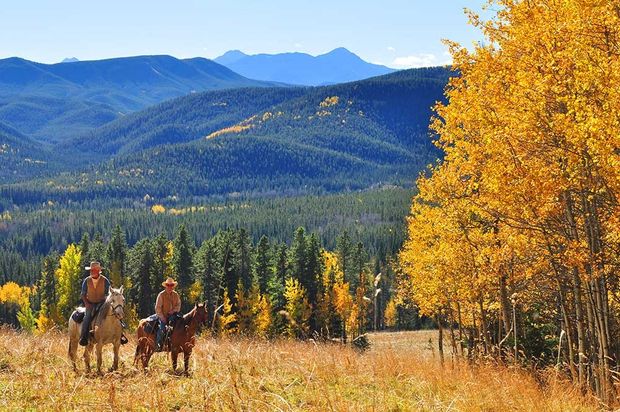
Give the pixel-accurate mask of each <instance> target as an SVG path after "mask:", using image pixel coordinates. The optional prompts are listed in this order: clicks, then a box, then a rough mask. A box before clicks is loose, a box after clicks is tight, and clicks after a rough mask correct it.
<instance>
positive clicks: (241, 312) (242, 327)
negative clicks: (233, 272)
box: [235, 281, 257, 336]
mask: <svg viewBox="0 0 620 412" xmlns="http://www.w3.org/2000/svg"><path fill="white" fill-rule="evenodd" d="M256 299H257V298H256V294H255V293H254V291H253V290H250V291H245V289H244V288H243V284H242V283H241V281H239V283H237V292H236V293H235V300H236V301H237V304H236V306H237V328H236V332H237V333H239V334H241V335H245V336H252V335H254V333H255V331H256V328H255V323H254V320H255V319H254V307H253V306H254V305H253V303H254V302H253V301H255V300H256Z"/></svg>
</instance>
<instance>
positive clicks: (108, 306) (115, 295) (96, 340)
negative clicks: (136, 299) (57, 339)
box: [69, 286, 125, 373]
mask: <svg viewBox="0 0 620 412" xmlns="http://www.w3.org/2000/svg"><path fill="white" fill-rule="evenodd" d="M124 306H125V298H124V297H123V287H122V286H121V287H120V289H114V288H110V292H109V293H108V296H107V297H106V300H105V302H104V303H103V304H102V305H101V308H99V312H97V315H96V316H95V317H94V319H93V322H92V330H93V331H94V337H90V338H89V339H88V345H87V346H86V348H85V349H84V364H85V365H86V372H87V373H89V372H90V355H91V353H92V351H93V347H95V346H96V347H97V372H98V373H101V351H102V349H103V345H107V344H109V343H111V344H112V345H114V363H113V365H112V368H111V369H110V370H116V369H118V351H119V348H120V346H121V335H122V333H123V327H122V326H121V322H120V321H121V320H122V319H123V317H124V316H125V312H124ZM81 327H82V325H81V323H77V322H76V321H74V320H73V315H72V316H70V317H69V359H71V362H72V363H73V370H75V371H76V372H77V365H76V363H75V362H76V355H77V349H78V342H79V340H80V330H81Z"/></svg>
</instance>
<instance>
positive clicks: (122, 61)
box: [0, 56, 273, 111]
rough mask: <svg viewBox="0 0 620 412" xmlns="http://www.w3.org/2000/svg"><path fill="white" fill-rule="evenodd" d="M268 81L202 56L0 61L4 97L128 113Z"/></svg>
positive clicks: (0, 78)
mask: <svg viewBox="0 0 620 412" xmlns="http://www.w3.org/2000/svg"><path fill="white" fill-rule="evenodd" d="M267 85H269V84H267V83H264V82H259V81H255V80H250V79H247V78H245V77H243V76H241V75H239V74H237V73H234V72H233V71H231V70H230V69H227V68H226V67H224V66H222V65H220V64H217V63H215V62H213V61H210V60H207V59H203V58H194V59H185V60H179V59H176V58H174V57H171V56H136V57H123V58H115V59H107V60H94V61H77V62H73V63H71V64H66V63H57V64H41V63H35V62H31V61H28V60H24V59H19V58H9V59H4V60H0V95H2V96H11V95H32V96H43V97H56V98H79V99H82V100H88V101H92V102H98V103H103V104H108V105H111V106H112V107H115V108H117V109H119V110H127V111H131V110H138V109H142V108H144V107H146V106H148V105H152V104H155V103H159V102H161V101H164V100H167V99H170V98H174V97H178V96H182V95H185V94H188V93H191V92H196V91H204V90H213V89H224V88H234V87H244V86H246V87H247V86H267ZM271 85H273V84H271Z"/></svg>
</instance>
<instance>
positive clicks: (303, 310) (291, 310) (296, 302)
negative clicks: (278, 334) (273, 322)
mask: <svg viewBox="0 0 620 412" xmlns="http://www.w3.org/2000/svg"><path fill="white" fill-rule="evenodd" d="M284 299H285V301H286V304H285V310H286V312H287V314H288V324H287V330H288V333H289V336H291V337H305V336H307V335H308V328H309V323H308V322H309V320H310V315H311V314H312V307H311V306H310V303H309V302H308V297H307V294H306V289H304V287H303V286H301V284H300V283H299V280H297V279H293V278H288V279H286V284H285V287H284Z"/></svg>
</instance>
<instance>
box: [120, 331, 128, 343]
mask: <svg viewBox="0 0 620 412" xmlns="http://www.w3.org/2000/svg"><path fill="white" fill-rule="evenodd" d="M127 342H129V339H127V336H125V334H124V333H122V334H121V345H125V344H126V343H127Z"/></svg>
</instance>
